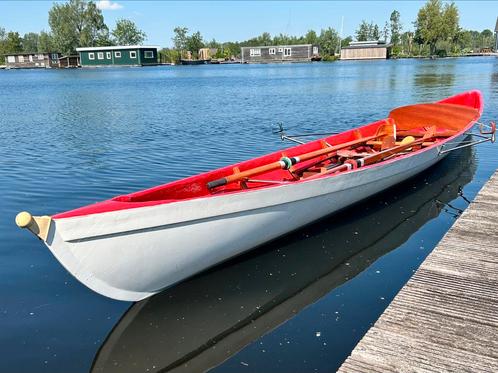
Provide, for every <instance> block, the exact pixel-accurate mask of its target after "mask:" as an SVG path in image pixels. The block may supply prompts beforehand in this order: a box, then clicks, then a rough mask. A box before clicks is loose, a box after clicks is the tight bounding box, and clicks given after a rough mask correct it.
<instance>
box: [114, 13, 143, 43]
mask: <svg viewBox="0 0 498 373" xmlns="http://www.w3.org/2000/svg"><path fill="white" fill-rule="evenodd" d="M112 36H113V37H114V40H115V42H116V44H118V45H139V44H142V43H143V42H144V40H145V38H146V37H147V35H146V34H145V32H143V31H142V30H140V29H139V28H138V27H137V25H136V24H135V23H134V22H133V21H130V20H129V19H119V20H118V21H117V22H116V27H115V28H114V30H112Z"/></svg>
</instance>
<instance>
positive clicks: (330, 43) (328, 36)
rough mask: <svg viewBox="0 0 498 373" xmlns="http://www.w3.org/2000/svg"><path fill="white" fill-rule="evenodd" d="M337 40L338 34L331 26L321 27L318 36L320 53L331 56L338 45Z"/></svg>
mask: <svg viewBox="0 0 498 373" xmlns="http://www.w3.org/2000/svg"><path fill="white" fill-rule="evenodd" d="M339 40H340V38H339V34H338V33H337V31H336V30H334V29H333V28H331V27H329V28H327V29H322V31H321V32H320V36H319V38H318V43H319V46H320V53H321V54H322V55H323V56H333V55H334V54H335V52H336V50H337V49H338V47H339Z"/></svg>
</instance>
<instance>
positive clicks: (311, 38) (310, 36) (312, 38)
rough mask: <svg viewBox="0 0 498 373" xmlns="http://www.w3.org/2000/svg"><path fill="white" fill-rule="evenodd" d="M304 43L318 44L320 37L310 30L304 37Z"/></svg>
mask: <svg viewBox="0 0 498 373" xmlns="http://www.w3.org/2000/svg"><path fill="white" fill-rule="evenodd" d="M304 42H305V43H306V44H318V35H317V34H316V32H315V31H314V30H309V31H308V32H307V33H306V35H304Z"/></svg>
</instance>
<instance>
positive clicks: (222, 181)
mask: <svg viewBox="0 0 498 373" xmlns="http://www.w3.org/2000/svg"><path fill="white" fill-rule="evenodd" d="M223 185H227V179H226V178H224V177H222V178H221V179H217V180H213V181H210V182H209V183H207V187H208V189H213V188H217V187H220V186H223Z"/></svg>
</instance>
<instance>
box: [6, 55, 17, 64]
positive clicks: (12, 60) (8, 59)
mask: <svg viewBox="0 0 498 373" xmlns="http://www.w3.org/2000/svg"><path fill="white" fill-rule="evenodd" d="M7 62H8V63H16V56H7Z"/></svg>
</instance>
